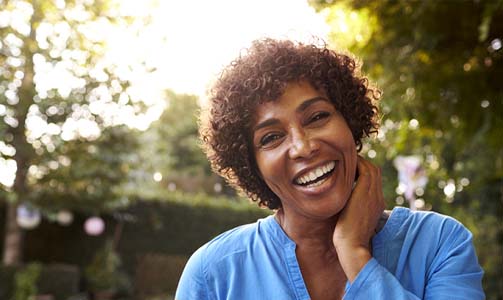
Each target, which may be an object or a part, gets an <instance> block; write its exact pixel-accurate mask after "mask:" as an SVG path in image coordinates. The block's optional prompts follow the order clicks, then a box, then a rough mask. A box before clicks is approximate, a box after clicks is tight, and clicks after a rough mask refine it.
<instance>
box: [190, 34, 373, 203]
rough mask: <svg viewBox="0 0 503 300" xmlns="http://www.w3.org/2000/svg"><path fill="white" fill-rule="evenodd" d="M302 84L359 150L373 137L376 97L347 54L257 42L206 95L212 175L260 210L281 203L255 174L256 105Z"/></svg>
mask: <svg viewBox="0 0 503 300" xmlns="http://www.w3.org/2000/svg"><path fill="white" fill-rule="evenodd" d="M296 81H307V82H309V83H310V84H311V85H312V86H313V87H314V88H316V89H317V90H321V91H324V92H325V93H326V94H327V96H328V97H329V99H330V101H332V103H333V104H334V105H335V107H336V108H337V110H338V111H339V112H340V113H341V114H342V115H343V116H344V119H345V120H346V122H347V124H348V126H349V128H350V129H351V132H352V134H353V138H354V141H355V144H356V146H357V149H358V151H359V150H361V146H362V141H361V140H362V138H363V137H365V136H369V135H370V134H372V133H375V132H377V129H378V122H377V119H378V118H377V113H378V110H377V107H376V106H375V105H374V104H373V103H374V101H376V100H378V99H379V98H380V95H381V92H380V91H379V90H378V89H377V88H374V87H371V86H370V84H369V81H368V79H367V78H366V77H364V76H362V75H360V67H359V66H358V64H357V63H356V61H355V59H353V58H351V57H350V56H348V55H345V54H340V53H336V52H335V51H332V50H329V49H328V48H327V46H326V44H324V43H323V45H321V46H317V45H314V44H304V43H300V42H293V41H289V40H275V39H270V38H267V39H261V40H256V41H254V42H253V43H252V46H251V47H250V48H249V49H247V51H245V52H243V53H241V55H240V56H239V57H238V58H237V59H236V60H234V61H232V62H231V63H230V64H229V65H228V66H227V67H226V68H224V70H223V71H222V73H221V75H220V77H219V78H218V79H217V80H216V82H215V83H214V85H213V86H212V87H211V88H210V89H209V91H208V94H207V96H208V99H207V100H208V102H207V103H206V104H207V105H208V107H206V108H205V109H203V110H202V113H201V118H200V124H199V130H200V137H201V140H202V147H203V150H204V151H205V153H206V155H207V157H208V159H209V161H210V164H211V166H212V168H213V170H214V171H215V172H217V173H218V174H220V175H221V176H222V177H224V178H225V179H226V180H227V182H228V183H229V184H230V185H232V186H234V187H235V188H237V190H238V191H241V192H244V194H245V195H246V196H248V197H249V198H250V199H251V200H252V201H255V202H258V204H259V206H261V207H268V208H269V209H278V208H280V207H281V200H280V199H279V198H278V196H276V195H275V194H274V193H273V192H272V191H271V190H270V189H269V187H268V186H267V184H266V183H265V182H264V180H263V179H262V178H261V176H260V175H259V174H260V173H259V170H258V167H257V164H256V161H255V152H254V148H253V144H252V132H251V130H252V126H253V121H254V115H255V111H256V108H257V106H258V105H260V104H262V103H264V102H266V101H275V100H276V99H278V98H279V97H280V96H281V95H282V94H283V92H284V90H285V87H286V85H287V84H288V83H290V82H296Z"/></svg>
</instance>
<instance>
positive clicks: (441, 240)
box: [381, 207, 472, 253]
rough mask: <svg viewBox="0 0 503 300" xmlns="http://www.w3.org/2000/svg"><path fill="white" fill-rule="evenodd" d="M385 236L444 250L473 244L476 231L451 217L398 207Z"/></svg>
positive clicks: (388, 238) (389, 220) (385, 228)
mask: <svg viewBox="0 0 503 300" xmlns="http://www.w3.org/2000/svg"><path fill="white" fill-rule="evenodd" d="M381 238H382V239H383V240H395V241H401V242H402V243H407V244H409V243H410V244H415V245H416V246H419V247H420V248H421V247H425V246H426V247H428V248H430V249H429V250H430V251H431V250H434V249H431V248H436V249H437V251H440V250H441V249H444V250H445V249H446V248H452V247H455V246H456V245H457V244H460V243H466V242H467V244H470V245H471V240H472V234H471V232H470V231H469V230H468V229H467V228H466V227H465V226H464V225H463V224H461V223H460V222H459V221H458V220H456V219H454V218H452V217H450V216H446V215H443V214H440V213H437V212H431V211H411V210H409V209H407V208H404V207H396V208H394V209H393V211H392V212H391V215H390V217H389V219H388V220H387V222H386V224H385V225H384V228H383V230H382V237H381ZM411 246H412V245H411ZM434 253H435V252H434Z"/></svg>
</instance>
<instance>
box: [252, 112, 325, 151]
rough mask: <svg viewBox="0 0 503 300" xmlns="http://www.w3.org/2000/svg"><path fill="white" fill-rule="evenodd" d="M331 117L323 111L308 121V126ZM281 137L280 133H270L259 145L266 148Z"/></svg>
mask: <svg viewBox="0 0 503 300" xmlns="http://www.w3.org/2000/svg"><path fill="white" fill-rule="evenodd" d="M329 116H330V112H327V111H322V112H318V113H315V114H314V115H313V116H312V117H311V118H310V119H309V120H308V122H307V124H311V123H313V122H316V121H319V120H322V119H325V118H328V117H329ZM307 124H306V125H307ZM281 137H282V136H281V134H278V133H268V134H266V135H265V136H263V137H262V138H261V139H260V142H259V144H260V146H261V147H264V146H267V145H268V144H270V143H272V142H274V141H276V140H278V139H280V138H281Z"/></svg>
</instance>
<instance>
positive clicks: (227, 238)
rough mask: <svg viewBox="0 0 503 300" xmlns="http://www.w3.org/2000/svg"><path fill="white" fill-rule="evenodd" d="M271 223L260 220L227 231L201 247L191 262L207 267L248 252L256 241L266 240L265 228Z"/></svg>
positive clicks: (266, 219)
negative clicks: (197, 262)
mask: <svg viewBox="0 0 503 300" xmlns="http://www.w3.org/2000/svg"><path fill="white" fill-rule="evenodd" d="M269 221H270V220H269V218H265V219H259V220H257V221H256V222H254V223H250V224H245V225H241V226H238V227H235V228H233V229H230V230H228V231H225V232H223V233H221V234H219V235H218V236H216V237H215V238H213V239H212V240H210V241H209V242H207V243H205V244H204V245H203V246H201V247H200V248H199V249H198V250H197V251H196V252H194V254H193V255H192V256H191V258H190V259H189V261H190V260H194V261H199V263H202V264H204V265H206V266H211V265H213V264H214V263H217V262H218V261H220V260H224V259H228V258H229V257H231V256H234V255H236V254H238V253H243V252H247V251H249V250H250V246H251V245H253V244H254V243H255V242H256V240H260V239H263V238H264V235H265V232H264V231H265V229H264V227H265V224H266V223H267V222H269ZM203 268H204V266H203Z"/></svg>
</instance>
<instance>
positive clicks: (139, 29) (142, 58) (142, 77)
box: [0, 0, 329, 186]
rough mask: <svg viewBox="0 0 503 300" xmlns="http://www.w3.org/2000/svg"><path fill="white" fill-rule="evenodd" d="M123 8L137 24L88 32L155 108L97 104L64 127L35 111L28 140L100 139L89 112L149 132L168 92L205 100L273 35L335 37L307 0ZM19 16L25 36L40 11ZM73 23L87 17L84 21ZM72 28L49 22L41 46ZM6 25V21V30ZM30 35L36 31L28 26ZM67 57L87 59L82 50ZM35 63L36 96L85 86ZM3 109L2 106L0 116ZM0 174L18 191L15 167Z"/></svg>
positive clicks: (0, 147) (133, 90) (5, 163)
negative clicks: (233, 64) (222, 74)
mask: <svg viewBox="0 0 503 300" xmlns="http://www.w3.org/2000/svg"><path fill="white" fill-rule="evenodd" d="M20 3H22V2H20ZM118 3H119V4H120V11H119V12H117V14H118V15H123V16H131V17H136V18H137V20H138V21H135V22H133V23H132V24H129V25H128V26H127V27H120V26H118V27H114V28H111V27H106V26H101V25H100V24H96V26H91V27H89V28H87V29H86V30H87V31H88V34H91V35H93V34H94V35H97V36H98V35H101V36H102V37H104V39H105V40H106V43H107V45H108V48H107V51H106V56H105V57H106V60H107V61H108V62H109V63H111V64H113V65H115V66H117V68H116V71H117V72H124V74H125V75H124V76H125V77H127V78H128V80H129V81H130V82H131V86H130V88H128V91H127V92H128V97H130V98H131V100H132V101H133V102H138V101H143V102H145V104H146V105H147V106H148V107H150V108H149V109H148V110H147V112H146V113H145V114H140V115H138V114H135V113H134V111H132V109H131V107H128V106H125V105H122V106H121V105H120V103H119V104H116V103H114V102H107V101H94V102H92V103H91V104H90V105H89V107H86V108H85V109H83V110H80V111H76V113H77V114H83V115H82V116H83V118H80V119H72V118H70V119H69V120H67V122H65V124H63V125H62V126H57V125H55V124H47V123H46V122H45V121H44V119H43V118H41V117H40V112H38V111H37V109H33V110H30V115H29V118H28V119H27V129H28V139H29V142H30V143H32V144H33V146H34V147H35V148H37V145H38V147H40V144H41V142H42V143H45V142H44V138H45V140H46V142H47V145H46V146H47V147H48V149H49V146H50V136H51V135H61V137H62V138H63V139H65V140H70V139H74V138H75V137H76V136H82V137H84V138H93V137H97V136H99V135H100V129H99V128H98V127H97V126H96V124H95V123H94V122H92V121H89V119H88V118H87V117H86V114H87V115H90V113H99V114H100V115H102V116H104V118H105V119H107V115H110V117H108V119H109V121H108V123H109V124H114V123H116V124H119V123H123V124H127V125H128V126H130V127H134V128H138V129H141V130H146V129H147V128H148V127H149V126H150V124H151V123H152V122H153V121H155V120H156V119H157V118H159V116H160V114H161V113H162V110H163V108H164V106H165V100H164V98H165V93H164V91H165V90H166V89H171V90H173V91H175V92H177V93H189V94H195V95H199V96H202V95H203V94H204V91H205V89H206V85H207V84H208V83H209V82H210V81H211V80H212V79H213V78H214V77H215V76H216V75H217V74H218V72H219V70H220V69H221V68H222V67H223V66H224V65H226V64H227V63H229V62H230V61H231V60H232V59H233V58H234V57H236V56H237V55H238V54H239V52H240V50H241V49H243V48H246V47H248V46H249V45H250V43H251V41H252V40H254V39H257V38H261V37H266V36H267V37H275V38H291V39H294V40H300V41H308V40H311V39H312V38H313V37H320V38H323V39H326V38H327V35H328V33H329V28H328V25H327V24H326V22H325V19H324V16H322V15H321V14H317V13H316V12H315V11H314V9H313V8H312V7H310V6H309V5H308V3H307V0H274V1H271V0H213V1H205V0H193V1H181V0H179V1H173V0H168V1H163V0H157V1H156V0H150V1H137V0H123V1H118ZM56 5H57V6H58V7H59V8H60V9H66V8H65V2H64V1H62V0H58V1H56ZM17 13H18V14H17V16H16V14H14V13H12V14H11V15H6V14H7V12H4V13H2V14H3V16H4V17H5V16H7V17H9V18H3V20H4V21H6V20H7V21H8V20H10V21H9V22H10V24H11V26H13V27H15V26H17V27H19V29H18V31H19V30H21V31H23V30H24V31H26V28H27V27H26V25H27V22H26V21H27V20H28V19H29V15H30V14H31V13H33V10H32V8H31V6H30V5H25V7H19V9H17ZM72 13H74V14H76V13H77V12H73V11H70V10H67V11H65V14H69V15H70V14H72ZM74 17H75V18H76V19H78V18H85V16H79V15H76V16H74ZM144 18H149V19H150V22H149V23H148V24H147V25H146V24H144V23H143V21H142V20H143V19H144ZM4 23H5V22H4ZM65 24H66V23H63V22H61V23H59V25H56V26H51V25H47V24H46V28H44V27H41V28H39V30H38V31H37V36H38V37H37V42H38V43H39V46H40V47H44V42H45V41H46V39H47V38H51V39H52V41H53V42H54V41H55V40H56V39H58V38H61V37H64V36H65V35H66V33H68V32H69V30H70V28H67V27H68V25H67V24H66V27H65ZM0 25H1V24H0ZM6 25H7V23H6V24H3V25H2V26H6ZM23 28H24V29H23ZM27 30H28V31H29V27H28V29H27ZM39 35H40V36H39ZM44 35H45V37H42V36H44ZM39 37H40V39H39ZM62 41H63V42H64V40H62ZM56 42H57V41H56ZM63 44H64V43H63ZM58 51H62V52H61V53H63V52H64V51H65V49H64V47H62V48H61V49H59V50H58ZM67 52H68V51H67ZM63 54H64V53H63ZM67 54H68V55H76V56H78V55H82V53H78V52H73V53H67ZM34 61H35V64H36V69H37V70H36V71H37V78H36V82H37V91H38V93H39V95H40V97H41V99H43V98H44V97H47V95H46V94H44V93H47V92H50V91H51V89H54V88H56V89H57V90H58V93H60V94H61V95H65V94H68V93H69V92H70V90H69V88H70V87H73V88H78V87H79V86H80V85H81V84H82V83H81V81H79V79H78V78H76V77H73V76H71V72H69V70H70V69H72V68H75V66H71V65H70V66H68V65H64V64H63V63H61V64H56V65H55V66H52V67H51V65H50V63H49V62H46V61H44V59H42V57H41V56H40V55H38V56H37V55H35V56H34ZM139 62H145V65H146V66H147V67H148V68H149V69H151V70H153V72H145V70H140V69H141V68H143V67H144V65H143V64H142V63H139ZM135 66H136V67H138V69H135V68H134V67H135ZM91 72H94V73H93V74H92V76H94V77H95V78H97V80H100V79H99V78H100V76H106V74H104V73H103V69H100V68H99V66H98V67H96V68H95V70H92V71H91ZM100 72H101V73H100ZM103 80H106V78H104V79H103ZM112 85H113V84H112ZM7 92H8V91H7ZM7 92H6V94H7ZM105 93H106V91H104V92H103V93H102V94H100V91H99V90H98V91H96V95H94V96H93V95H91V96H93V97H97V98H100V99H101V98H106V95H105ZM11 96H12V97H11V98H12V101H17V100H16V97H17V96H16V95H14V94H13V95H11ZM42 101H43V100H42ZM119 102H121V101H119ZM126 102H127V101H126ZM2 107H3V106H2V105H0V112H1V110H2ZM35 108H36V107H35ZM82 116H81V117H82ZM86 118H87V119H86ZM93 124H94V125H93ZM11 148H12V147H10V146H8V145H6V144H4V143H3V142H2V141H0V152H2V153H4V154H5V153H10V152H12V151H15V150H14V149H13V148H12V149H11ZM0 170H1V171H0V184H3V185H5V186H12V184H13V181H14V176H15V175H14V174H15V170H16V165H15V162H14V161H13V160H11V159H7V160H6V159H1V160H0Z"/></svg>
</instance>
